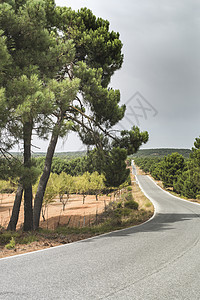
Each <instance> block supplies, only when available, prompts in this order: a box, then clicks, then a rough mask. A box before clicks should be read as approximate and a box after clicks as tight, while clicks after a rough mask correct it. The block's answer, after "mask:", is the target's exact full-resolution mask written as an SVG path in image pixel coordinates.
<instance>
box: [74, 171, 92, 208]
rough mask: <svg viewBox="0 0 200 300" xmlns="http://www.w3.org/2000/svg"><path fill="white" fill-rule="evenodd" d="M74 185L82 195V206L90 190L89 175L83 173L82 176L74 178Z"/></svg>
mask: <svg viewBox="0 0 200 300" xmlns="http://www.w3.org/2000/svg"><path fill="white" fill-rule="evenodd" d="M75 184H76V185H77V191H78V192H79V193H80V194H82V195H83V204H84V203H85V198H86V196H87V194H88V192H89V189H90V174H89V172H85V173H84V174H83V175H82V176H78V177H76V181H75Z"/></svg>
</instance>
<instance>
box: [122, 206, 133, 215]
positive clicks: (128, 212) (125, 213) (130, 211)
mask: <svg viewBox="0 0 200 300" xmlns="http://www.w3.org/2000/svg"><path fill="white" fill-rule="evenodd" d="M131 213H132V209H130V208H129V207H125V208H124V209H123V215H124V216H129V215H130V214H131Z"/></svg>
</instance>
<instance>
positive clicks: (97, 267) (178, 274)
mask: <svg viewBox="0 0 200 300" xmlns="http://www.w3.org/2000/svg"><path fill="white" fill-rule="evenodd" d="M138 181H139V183H140V185H141V186H142V188H143V189H144V191H145V193H146V194H147V195H148V196H149V197H150V198H151V199H153V201H154V204H155V205H156V215H155V217H154V218H153V219H152V220H151V221H149V222H147V223H145V224H144V225H140V226H137V227H134V228H129V229H126V230H121V231H118V232H113V233H110V234H106V235H103V236H99V237H96V238H92V239H88V240H85V241H80V242H76V243H73V244H68V245H64V246H61V247H56V248H52V249H50V250H45V251H38V252H34V253H31V254H27V255H21V256H16V257H11V258H7V259H0V270H1V271H0V299H9V300H10V299H20V300H21V299H70V300H73V299H76V300H79V299H86V300H89V299H91V300H94V299H115V300H117V299H120V300H121V299H133V300H137V299H140V300H145V299H148V300H151V299H153V300H160V299H169V300H173V299H190V300H195V299H198V300H199V299H200V243H199V236H200V219H199V214H200V206H198V205H195V204H193V203H190V202H185V201H181V200H178V199H176V198H174V197H172V196H170V195H168V194H167V193H165V192H163V191H162V190H161V189H159V188H158V187H157V186H156V185H155V184H154V183H153V182H152V180H150V178H148V177H147V176H143V175H141V176H138Z"/></svg>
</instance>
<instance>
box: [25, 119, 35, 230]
mask: <svg viewBox="0 0 200 300" xmlns="http://www.w3.org/2000/svg"><path fill="white" fill-rule="evenodd" d="M31 136H32V123H31V122H27V123H25V124H24V167H25V170H27V171H29V170H30V169H31ZM23 189H24V231H31V230H33V203H32V201H33V193H32V184H31V181H30V179H29V180H27V178H26V175H25V177H24V178H23Z"/></svg>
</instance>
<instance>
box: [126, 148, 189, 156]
mask: <svg viewBox="0 0 200 300" xmlns="http://www.w3.org/2000/svg"><path fill="white" fill-rule="evenodd" d="M174 152H178V153H179V154H181V155H183V156H184V157H185V158H188V157H189V155H190V152H191V150H190V149H176V148H160V149H141V150H139V151H138V152H137V153H135V154H133V155H131V157H135V156H137V157H141V156H158V157H159V156H166V155H168V154H170V155H171V154H172V153H174Z"/></svg>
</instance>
